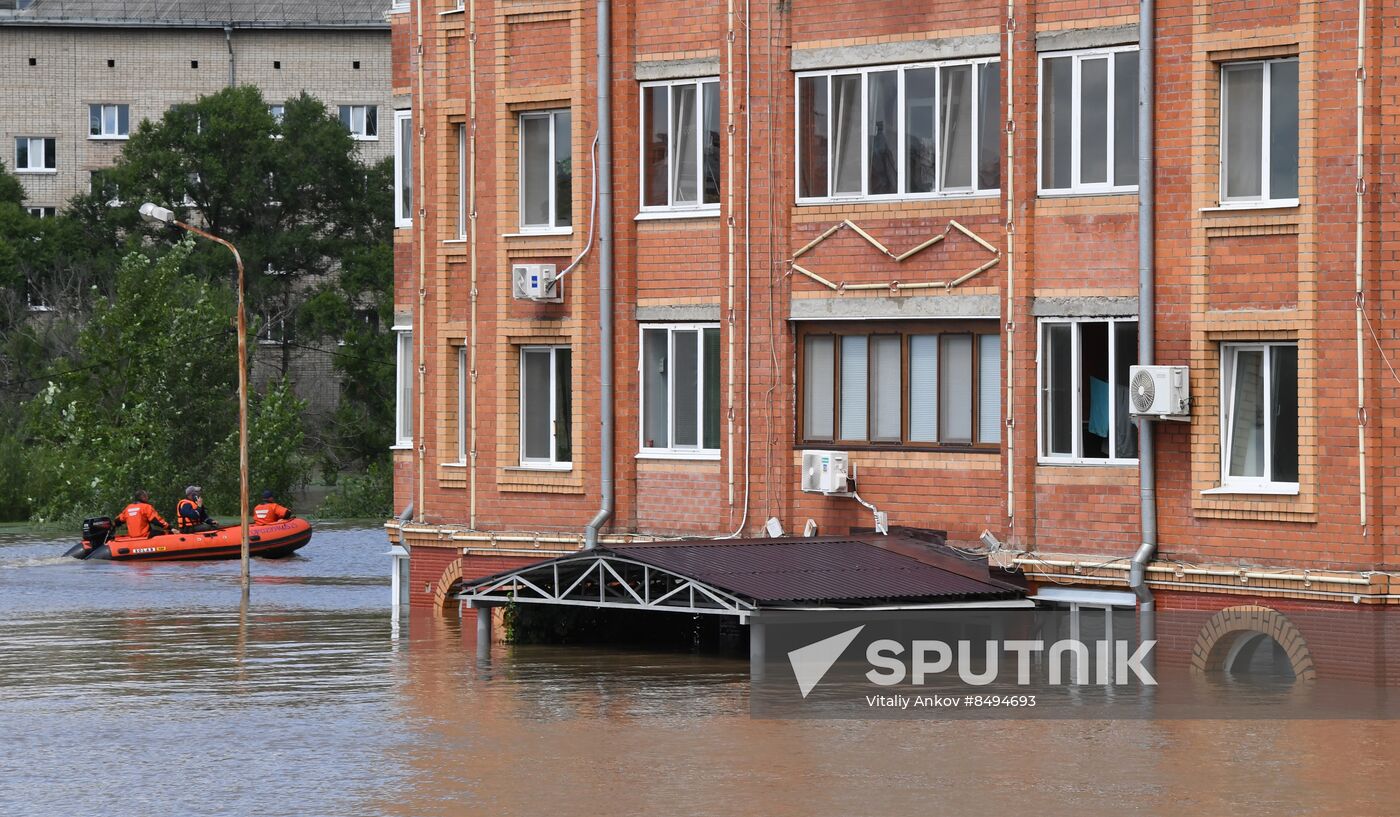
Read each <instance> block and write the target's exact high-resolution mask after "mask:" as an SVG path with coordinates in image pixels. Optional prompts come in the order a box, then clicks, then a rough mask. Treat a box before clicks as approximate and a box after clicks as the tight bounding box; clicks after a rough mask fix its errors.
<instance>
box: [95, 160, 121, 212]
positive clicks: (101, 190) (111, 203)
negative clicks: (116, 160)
mask: <svg viewBox="0 0 1400 817" xmlns="http://www.w3.org/2000/svg"><path fill="white" fill-rule="evenodd" d="M88 192H89V193H91V194H93V195H96V196H99V197H105V201H106V202H107V206H108V207H121V206H122V204H123V202H122V191H121V185H119V184H117V182H116V179H114V178H113V177H112V170H111V168H106V169H102V170H90V171H88Z"/></svg>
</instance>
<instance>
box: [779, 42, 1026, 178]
mask: <svg viewBox="0 0 1400 817" xmlns="http://www.w3.org/2000/svg"><path fill="white" fill-rule="evenodd" d="M1000 62H1001V58H1000V57H979V58H976V59H962V60H941V61H937V62H916V63H903V64H897V65H871V66H863V67H857V68H843V69H839V70H825V71H799V72H798V73H797V76H796V80H795V82H794V85H793V90H794V95H793V123H794V126H793V142H792V145H793V173H794V176H793V178H794V179H797V180H799V184H798V185H796V186H795V194H796V197H797V203H798V204H826V203H829V202H850V201H917V200H921V199H948V198H977V197H989V196H996V195H1000V193H1001V189H1000V187H997V188H984V187H978V186H977V180H978V176H979V173H978V167H979V165H978V160H979V157H980V155H981V154H980V151H981V145H982V132H981V124H982V123H981V121H980V120H981V118H982V111H981V105H982V97H981V94H980V93H978V90H979V88H980V87H981V86H980V85H979V84H978V83H979V82H980V81H981V71H982V66H984V65H987V64H989V63H995V64H998V65H999V64H1000ZM960 65H970V66H972V100H971V102H972V104H971V114H970V115H971V117H972V134H971V136H970V137H969V141H970V142H971V145H972V184H973V186H972V187H971V188H955V189H952V190H945V189H944V188H943V179H942V176H943V168H942V163H941V161H940V163H939V167H938V170H937V176H938V181H937V183H936V184H935V185H934V187H935V188H936V189H934V190H933V191H931V192H928V193H899V192H896V193H881V194H877V195H872V194H869V193H865V192H861V193H844V194H839V195H835V194H831V190H832V188H833V186H834V185H835V183H836V174H835V172H834V171H835V168H834V167H833V165H832V151H833V150H835V140H834V139H831V138H828V139H827V143H826V166H827V191H828V195H826V196H805V197H804V196H803V195H802V194H801V186H800V180H801V178H802V133H801V123H802V80H803V79H805V78H807V77H826V80H827V83H826V110H827V117H828V119H829V120H830V121H829V123H828V125H829V127H831V128H834V127H835V125H836V122H835V108H834V107H833V106H832V98H831V97H832V93H833V91H832V88H833V87H834V85H835V83H834V82H833V81H832V80H833V79H835V78H836V77H843V76H851V75H855V74H858V75H860V78H861V97H860V141H861V153H860V186H861V190H862V191H865V190H866V189H867V188H868V186H869V184H870V173H869V170H870V151H869V144H870V140H869V137H868V135H867V134H866V127H867V126H868V124H869V119H870V93H869V88H870V82H869V79H868V77H869V75H870V74H878V73H885V72H888V71H895V72H897V76H898V80H897V88H898V90H897V95H896V102H895V108H896V110H898V111H899V116H900V117H901V126H900V128H899V139H898V140H897V147H896V149H895V154H896V156H898V157H899V161H898V162H896V165H897V168H898V176H897V179H898V181H897V182H896V187H897V189H898V190H904V189H905V186H906V184H907V179H906V178H905V175H906V172H905V171H906V168H905V162H904V155H905V140H906V137H907V130H908V129H907V126H905V125H904V124H903V123H902V119H903V117H904V86H905V79H904V77H905V72H906V71H909V70H912V69H919V68H938V69H943V68H954V67H957V66H960ZM997 76H998V83H999V84H1000V83H1001V82H1002V81H1003V80H1004V78H1003V77H1002V76H1001V73H1000V70H998V75H997ZM937 77H938V79H937V81H936V85H935V88H936V91H935V93H936V96H935V100H936V102H935V104H934V128H933V130H934V134H935V135H936V137H937V140H938V150H937V152H936V155H937V156H939V157H941V156H942V155H943V150H942V147H943V145H942V127H941V124H942V117H943V72H942V71H941V70H940V71H939V72H938V73H937ZM1002 96H1003V95H1002V93H1001V90H1000V88H998V92H997V99H998V102H999V104H1000V100H1001V98H1002ZM1001 158H1002V157H1001V156H1000V155H998V161H1001ZM1001 172H1002V174H1005V173H1006V172H1008V170H1007V168H1006V167H1004V166H1003V167H1002V168H1001Z"/></svg>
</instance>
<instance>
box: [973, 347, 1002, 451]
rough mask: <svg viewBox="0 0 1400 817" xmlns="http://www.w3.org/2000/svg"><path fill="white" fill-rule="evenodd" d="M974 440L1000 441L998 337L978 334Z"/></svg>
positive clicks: (981, 441)
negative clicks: (975, 431) (975, 438)
mask: <svg viewBox="0 0 1400 817" xmlns="http://www.w3.org/2000/svg"><path fill="white" fill-rule="evenodd" d="M977 346H978V348H977V442H979V443H999V442H1001V336H1000V335H979V336H978V337H977Z"/></svg>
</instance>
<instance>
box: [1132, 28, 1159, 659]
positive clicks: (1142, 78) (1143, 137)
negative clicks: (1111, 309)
mask: <svg viewBox="0 0 1400 817" xmlns="http://www.w3.org/2000/svg"><path fill="white" fill-rule="evenodd" d="M1155 13H1156V9H1155V3H1154V0H1141V2H1140V3H1139V4H1138V364H1139V365H1142V366H1150V365H1152V361H1153V349H1154V347H1155V341H1156V333H1155V332H1154V328H1155V327H1154V325H1153V320H1154V313H1155V312H1156V308H1155V301H1154V297H1153V296H1154V290H1153V284H1154V265H1155V261H1156V257H1155V256H1156V252H1155V249H1156V248H1155V247H1154V242H1155V240H1156V225H1155V223H1154V220H1155V218H1156V211H1157V208H1156V199H1155V196H1156V193H1155V191H1154V189H1153V188H1154V185H1153V182H1154V176H1153V174H1154V172H1155V165H1156V163H1155V162H1154V161H1153V158H1154V157H1153V155H1152V149H1153V139H1152V136H1153V133H1152V130H1153V124H1154V123H1153V109H1154V102H1155V100H1154V98H1153V94H1154V92H1155V84H1156V83H1155V76H1156V71H1155V66H1154V65H1153V52H1154V50H1155V49H1154V47H1153V46H1154V45H1155V43H1154V40H1155V38H1156V25H1155V21H1154V19H1153V17H1154V15H1155ZM1152 432H1153V425H1152V422H1151V421H1150V420H1146V419H1140V420H1138V501H1139V504H1140V505H1141V510H1140V515H1141V521H1142V544H1141V545H1140V546H1139V547H1138V550H1137V553H1135V554H1134V555H1133V562H1132V568H1131V570H1130V571H1129V573H1128V586H1129V587H1130V588H1132V591H1133V593H1134V594H1136V595H1137V598H1138V609H1140V610H1141V611H1142V613H1143V616H1142V623H1141V628H1142V639H1143V640H1144V641H1147V640H1150V639H1152V638H1154V637H1155V634H1156V626H1155V622H1154V621H1153V614H1154V611H1155V610H1156V602H1155V601H1154V600H1153V598H1152V591H1151V590H1150V589H1148V587H1147V582H1146V570H1147V565H1148V563H1150V562H1151V561H1152V559H1153V557H1154V556H1156V554H1157V473H1156V466H1155V456H1154V455H1155V453H1156V452H1155V451H1154V449H1153V439H1152Z"/></svg>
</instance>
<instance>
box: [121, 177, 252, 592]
mask: <svg viewBox="0 0 1400 817" xmlns="http://www.w3.org/2000/svg"><path fill="white" fill-rule="evenodd" d="M141 217H142V218H144V219H146V220H147V221H150V222H154V223H157V224H173V225H175V226H176V227H179V228H180V229H182V230H187V231H189V232H191V233H194V234H195V235H199V236H203V237H205V238H207V239H209V240H210V241H213V242H215V243H216V244H222V245H223V246H225V247H228V250H229V252H231V253H233V260H234V263H236V264H237V265H238V514H239V523H240V525H241V531H242V549H241V550H240V552H239V558H240V560H241V562H242V568H243V592H244V593H247V592H248V585H249V573H248V318H247V315H246V313H245V312H244V310H243V289H244V284H243V257H242V256H241V255H239V254H238V248H237V247H235V246H233V245H232V244H230V243H229V242H227V241H225V240H224V239H222V238H219V237H218V236H216V235H211V234H209V233H207V232H205V231H204V230H201V229H199V228H198V227H193V226H191V225H189V224H186V223H185V222H183V221H180V220H178V219H176V218H175V213H173V212H171V211H170V210H168V209H166V208H164V207H160V206H157V205H155V204H152V203H150V202H146V203H145V204H143V205H141Z"/></svg>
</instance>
